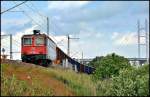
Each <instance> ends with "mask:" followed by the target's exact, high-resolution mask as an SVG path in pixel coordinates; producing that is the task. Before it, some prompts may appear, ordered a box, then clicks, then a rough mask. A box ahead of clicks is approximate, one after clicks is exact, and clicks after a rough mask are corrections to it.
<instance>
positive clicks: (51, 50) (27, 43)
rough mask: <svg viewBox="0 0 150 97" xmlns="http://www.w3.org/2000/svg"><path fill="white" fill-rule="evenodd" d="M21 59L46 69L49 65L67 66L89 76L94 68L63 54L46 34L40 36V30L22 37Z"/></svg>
mask: <svg viewBox="0 0 150 97" xmlns="http://www.w3.org/2000/svg"><path fill="white" fill-rule="evenodd" d="M21 59H22V62H27V63H34V64H37V65H41V66H45V67H48V66H49V65H50V64H54V65H56V64H60V65H64V64H66V62H68V63H67V64H68V65H69V66H67V67H73V68H72V69H76V70H77V71H78V72H84V73H87V74H91V73H92V72H93V71H94V70H95V68H93V67H90V66H86V65H83V64H81V63H79V62H77V61H75V60H74V59H72V58H71V57H69V56H68V55H67V54H65V53H64V52H63V51H62V50H61V49H60V48H59V47H58V46H57V45H56V43H55V42H54V41H53V40H52V39H51V38H50V37H48V36H47V35H46V34H41V33H40V30H33V34H27V35H23V36H22V38H21Z"/></svg>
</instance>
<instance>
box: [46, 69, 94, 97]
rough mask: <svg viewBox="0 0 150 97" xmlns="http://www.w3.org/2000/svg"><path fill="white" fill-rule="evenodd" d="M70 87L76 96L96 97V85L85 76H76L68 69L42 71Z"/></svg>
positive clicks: (89, 77)
mask: <svg viewBox="0 0 150 97" xmlns="http://www.w3.org/2000/svg"><path fill="white" fill-rule="evenodd" d="M44 72H47V73H48V74H50V75H52V76H53V77H54V78H56V79H58V80H60V81H62V82H63V83H64V84H66V85H67V86H68V87H70V88H71V89H72V90H73V91H74V92H75V94H76V95H78V96H88V95H89V96H96V84H94V82H93V81H92V79H91V76H89V75H87V74H81V73H80V74H79V73H78V74H77V73H76V72H74V71H72V70H68V69H65V70H64V69H58V68H48V69H47V70H44Z"/></svg>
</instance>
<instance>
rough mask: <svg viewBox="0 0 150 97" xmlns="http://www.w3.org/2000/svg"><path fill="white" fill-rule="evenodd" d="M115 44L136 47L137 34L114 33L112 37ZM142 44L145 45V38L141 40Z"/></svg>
mask: <svg viewBox="0 0 150 97" xmlns="http://www.w3.org/2000/svg"><path fill="white" fill-rule="evenodd" d="M112 39H113V40H114V44H116V45H134V44H137V39H138V38H137V33H136V32H128V33H118V32H114V33H113V35H112ZM140 41H141V43H145V38H141V39H140Z"/></svg>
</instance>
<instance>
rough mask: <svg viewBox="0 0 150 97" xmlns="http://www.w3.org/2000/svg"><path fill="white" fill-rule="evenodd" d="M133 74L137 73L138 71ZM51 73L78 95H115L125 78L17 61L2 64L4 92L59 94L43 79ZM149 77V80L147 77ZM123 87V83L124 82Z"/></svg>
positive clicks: (9, 94) (14, 94)
mask: <svg viewBox="0 0 150 97" xmlns="http://www.w3.org/2000/svg"><path fill="white" fill-rule="evenodd" d="M142 68H143V69H142ZM142 68H140V69H139V70H140V74H143V75H145V74H147V75H148V72H147V67H142ZM8 71H9V72H10V71H11V74H9V72H8ZM13 73H14V74H13ZM19 73H23V74H26V75H30V76H31V77H32V82H31V83H29V82H28V81H26V80H20V79H18V77H17V75H15V74H19ZM131 74H134V72H133V73H131ZM49 77H50V78H52V79H54V80H56V81H58V82H61V84H63V85H65V87H66V89H68V90H71V92H72V93H73V95H75V96H113V95H114V89H115V90H117V89H116V88H114V85H116V86H118V85H119V84H120V83H121V82H119V83H116V82H115V81H112V80H113V79H105V80H98V81H94V80H93V79H92V75H87V74H83V73H76V72H74V71H72V70H69V69H62V68H56V67H54V68H52V67H51V68H44V67H41V66H34V65H33V66H26V65H16V64H13V65H12V64H11V65H10V64H1V96H28V95H29V96H52V95H55V94H54V91H53V89H51V88H50V87H49V85H50V84H51V83H46V85H44V84H43V83H44V82H43V80H44V79H45V78H49ZM144 78H145V77H144ZM124 80H126V79H124ZM141 80H142V79H141ZM145 81H146V82H147V79H146V80H145ZM140 82H143V83H141V84H144V85H145V82H144V81H140ZM123 84H124V83H123ZM138 85H140V84H138ZM127 86H128V84H127ZM141 86H143V85H141ZM121 88H123V87H122V86H121ZM112 89H113V92H112ZM117 91H120V90H117ZM130 91H132V90H130ZM130 91H129V92H130ZM143 91H144V92H143ZM145 91H147V87H146V85H145V86H143V88H142V90H140V92H142V93H145ZM125 93H126V91H125ZM146 93H147V92H146ZM115 95H117V94H115ZM127 95H128V94H127ZM139 95H140V94H139ZM64 96H65V95H64Z"/></svg>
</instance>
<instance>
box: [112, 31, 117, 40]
mask: <svg viewBox="0 0 150 97" xmlns="http://www.w3.org/2000/svg"><path fill="white" fill-rule="evenodd" d="M118 35H119V33H118V32H114V33H113V34H112V37H111V38H112V39H115V38H117V37H118Z"/></svg>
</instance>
